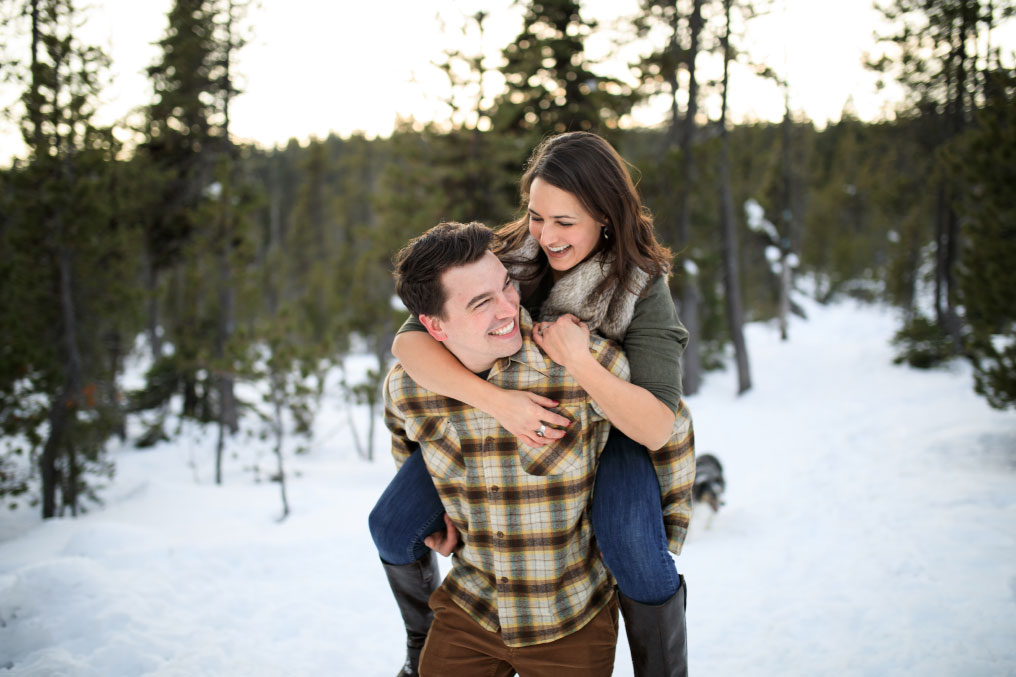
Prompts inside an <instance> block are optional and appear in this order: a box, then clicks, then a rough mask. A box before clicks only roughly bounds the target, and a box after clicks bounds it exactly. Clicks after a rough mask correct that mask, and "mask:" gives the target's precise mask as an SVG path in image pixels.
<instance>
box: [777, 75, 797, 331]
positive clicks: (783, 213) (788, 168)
mask: <svg viewBox="0 0 1016 677" xmlns="http://www.w3.org/2000/svg"><path fill="white" fill-rule="evenodd" d="M783 87H784V111H783V123H782V125H781V127H782V129H781V130H780V131H781V135H780V136H781V143H782V148H781V153H780V155H781V158H780V160H781V162H780V174H781V177H780V178H781V184H782V190H781V194H780V202H781V203H782V205H781V209H780V221H781V227H780V233H779V235H780V242H778V243H777V244H778V246H779V248H780V266H781V267H780V338H781V339H782V340H784V341H786V340H787V320H788V318H787V316H788V315H789V314H790V285H791V282H792V280H793V271H791V269H790V265H789V261H790V253H791V251H792V250H793V243H794V200H793V170H792V155H791V146H790V141H791V139H790V130H791V119H790V91H789V88H788V86H787V84H786V83H784V85H783Z"/></svg>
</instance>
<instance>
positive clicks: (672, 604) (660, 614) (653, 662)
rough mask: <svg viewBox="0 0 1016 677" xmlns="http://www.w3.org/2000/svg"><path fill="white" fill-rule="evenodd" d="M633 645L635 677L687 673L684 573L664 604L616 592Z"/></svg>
mask: <svg viewBox="0 0 1016 677" xmlns="http://www.w3.org/2000/svg"><path fill="white" fill-rule="evenodd" d="M617 597H618V600H619V601H620V603H621V614H622V615H623V616H624V628H625V631H626V632H627V633H628V646H629V647H631V662H632V665H634V666H635V677H687V675H688V629H687V625H686V624H685V621H684V610H685V607H686V606H687V599H688V598H687V592H686V590H685V584H684V577H683V576H682V577H681V587H680V588H678V590H677V592H675V593H674V596H673V597H671V598H670V599H668V600H667V601H666V602H664V603H663V604H641V603H639V602H636V601H635V600H633V599H629V598H628V597H625V596H624V595H622V594H621V593H620V592H619V593H618V594H617Z"/></svg>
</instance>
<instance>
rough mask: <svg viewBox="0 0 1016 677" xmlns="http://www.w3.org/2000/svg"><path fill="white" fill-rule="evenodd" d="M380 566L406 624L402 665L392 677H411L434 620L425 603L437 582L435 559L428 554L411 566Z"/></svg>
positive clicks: (384, 563)
mask: <svg viewBox="0 0 1016 677" xmlns="http://www.w3.org/2000/svg"><path fill="white" fill-rule="evenodd" d="M381 564H382V566H384V568H385V574H386V575H387V576H388V585H390V586H391V588H392V593H393V594H394V595H395V601H396V602H398V604H399V611H401V612H402V620H403V621H404V622H405V624H406V664H405V665H403V666H402V670H401V671H400V672H399V674H397V675H396V676H395V677H415V676H416V675H418V674H419V672H418V670H419V667H420V652H421V651H422V650H423V644H424V642H426V641H427V632H428V631H429V630H430V623H431V621H433V620H434V612H433V611H431V610H430V607H429V606H428V605H427V600H429V599H430V595H431V593H432V592H434V591H435V590H437V586H438V585H439V584H440V583H441V575H440V573H439V572H438V568H437V556H436V555H435V554H434V552H433V551H431V552H428V553H427V554H426V555H425V556H423V557H422V558H420V559H418V560H417V561H415V562H413V563H411V564H388V563H387V562H385V561H384V560H382V561H381Z"/></svg>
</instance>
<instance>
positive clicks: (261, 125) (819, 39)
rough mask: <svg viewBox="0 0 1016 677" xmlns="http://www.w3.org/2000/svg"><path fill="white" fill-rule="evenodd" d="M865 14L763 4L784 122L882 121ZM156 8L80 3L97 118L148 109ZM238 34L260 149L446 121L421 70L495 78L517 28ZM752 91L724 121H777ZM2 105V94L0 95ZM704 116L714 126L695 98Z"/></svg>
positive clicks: (658, 113)
mask: <svg viewBox="0 0 1016 677" xmlns="http://www.w3.org/2000/svg"><path fill="white" fill-rule="evenodd" d="M871 5H872V2H871V0H775V1H774V9H773V12H772V14H771V15H770V16H766V17H761V18H758V19H755V20H753V22H752V23H751V24H750V25H749V26H748V31H747V36H748V43H747V48H748V50H749V52H750V54H751V56H752V57H753V59H754V60H755V61H759V62H763V61H764V62H766V63H768V64H769V65H770V66H772V67H773V68H775V69H776V70H779V71H782V72H783V73H786V74H787V75H788V76H789V81H790V86H791V107H792V109H793V110H794V111H795V113H797V114H801V115H806V116H807V117H808V118H810V119H812V120H814V121H815V122H816V123H818V124H820V125H821V124H824V123H825V122H827V121H829V120H837V119H839V117H840V113H841V111H842V110H843V107H844V104H845V103H846V102H847V100H848V98H852V102H853V106H854V109H855V110H856V112H857V114H858V115H859V116H860V117H861V118H862V119H870V118H872V117H875V116H877V115H879V114H880V113H884V112H886V111H888V109H889V105H888V104H887V103H886V100H887V99H886V97H885V96H884V95H883V96H882V97H881V98H879V97H878V96H876V94H875V85H874V83H875V77H874V75H873V74H871V73H868V72H866V71H865V70H864V68H863V67H862V65H861V61H862V57H863V52H864V51H865V50H869V49H872V46H873V43H872V40H871V36H872V32H873V29H874V26H875V25H876V23H877V21H878V17H877V16H876V14H875V12H874V10H873V9H872V7H871ZM169 7H170V0H145V1H144V2H138V1H137V0H97V1H96V2H94V3H93V9H92V10H91V13H90V14H89V15H88V16H89V19H88V23H87V24H86V27H87V30H88V31H89V33H88V35H87V37H88V40H89V41H90V42H92V43H94V44H98V45H100V46H102V47H103V48H105V49H106V50H107V52H108V53H109V54H110V56H111V57H112V59H113V75H114V82H113V84H112V85H111V86H110V87H109V88H107V89H106V91H105V93H104V99H105V101H106V103H105V106H104V107H103V109H102V119H103V120H104V121H106V122H111V121H113V120H116V119H119V118H121V117H123V116H124V115H126V114H127V113H128V111H130V110H131V109H132V108H135V107H138V106H141V105H144V104H145V103H147V102H148V101H149V100H150V97H151V87H150V85H149V83H148V81H147V79H146V77H145V74H144V71H145V68H146V67H147V66H148V65H149V64H151V63H152V62H153V61H154V60H155V59H156V57H157V56H158V50H157V48H156V47H155V46H154V45H153V44H152V43H154V42H155V41H156V40H158V39H159V38H160V37H161V36H162V34H163V32H164V30H165V26H166V12H167V11H168V9H169ZM583 7H584V15H585V16H587V17H592V18H596V19H598V20H599V21H600V22H601V24H602V25H604V26H607V27H609V26H613V25H615V23H616V21H617V19H618V17H623V16H630V15H633V14H634V13H635V11H636V9H637V7H638V0H587V2H585V3H584V4H583ZM480 8H483V9H485V10H487V11H488V12H489V14H490V17H489V19H488V20H487V22H486V24H485V27H486V35H485V39H484V40H483V42H482V44H481V42H480V40H479V39H478V37H477V36H476V35H475V34H466V35H463V34H462V33H461V32H460V31H459V27H460V26H461V25H463V18H462V17H463V16H465V15H470V14H473V13H475V12H476V11H477V10H478V9H480ZM442 22H444V23H445V24H446V26H447V29H446V31H445V32H444V33H442V30H441V23H442ZM249 23H250V24H251V25H252V26H253V29H254V36H253V38H252V40H251V42H250V44H248V45H247V46H246V47H245V48H244V49H243V51H242V52H241V53H240V58H239V63H238V64H237V70H238V71H239V72H240V73H241V75H242V76H243V79H242V81H241V87H242V89H243V90H244V91H245V93H244V94H243V95H242V96H240V97H239V98H238V99H236V101H235V104H234V108H233V110H232V119H233V131H234V133H235V135H236V136H237V137H239V138H241V139H249V140H254V141H256V142H258V143H259V144H262V145H266V146H270V145H273V144H279V143H285V141H286V140H287V139H289V138H290V137H296V138H298V139H300V140H306V139H307V138H308V137H310V136H312V135H313V136H318V137H324V136H326V135H327V134H328V133H329V132H330V131H334V132H337V133H339V134H341V135H348V134H350V133H352V132H354V131H358V130H359V131H363V132H365V133H367V134H368V135H371V136H374V135H387V134H388V133H389V132H391V130H392V127H393V125H394V124H395V122H396V119H397V118H398V117H399V116H402V117H408V116H414V117H415V118H416V119H420V120H427V119H447V117H448V114H449V109H448V108H447V106H445V105H444V104H442V103H441V98H442V96H443V95H445V94H446V89H447V80H446V79H445V77H444V75H443V74H442V73H440V72H439V71H438V70H437V69H436V68H435V67H433V66H432V65H431V62H432V61H434V60H438V59H440V58H441V54H442V50H444V49H446V48H448V47H449V46H450V45H453V44H459V45H462V46H463V47H464V49H465V50H466V51H467V52H475V51H477V50H481V49H482V51H483V52H484V53H486V54H487V55H488V62H487V63H488V67H489V68H490V69H491V70H494V69H496V67H497V65H498V54H499V52H500V49H501V48H502V47H503V46H504V45H506V44H507V43H508V42H510V41H511V40H512V39H513V38H514V37H515V36H516V35H517V34H518V31H519V28H520V26H521V20H520V12H519V10H518V9H517V8H512V7H511V2H510V0H488V1H487V2H483V1H481V0H439V1H434V2H418V1H413V0H402V1H400V2H320V1H318V0H260V6H259V7H257V8H254V9H252V10H251V12H250V15H249ZM615 35H616V34H615ZM616 37H622V38H623V37H624V36H623V35H621V36H616ZM616 37H615V38H612V37H611V36H610V35H603V36H596V37H594V39H591V40H589V41H588V42H587V53H588V54H589V55H590V56H591V57H592V58H597V59H598V58H606V57H609V55H610V54H609V53H610V52H611V48H612V45H613V44H614V43H615V42H626V40H623V39H622V40H617V39H616ZM637 51H638V47H631V46H629V47H626V48H624V49H623V50H622V52H621V54H620V56H619V57H617V56H615V58H614V60H613V62H612V63H611V64H609V65H608V66H607V67H606V68H605V69H603V70H604V71H605V73H604V74H610V75H615V76H619V77H622V78H630V76H629V75H627V71H626V68H625V66H624V64H625V61H626V60H634V56H635V53H636V52H637ZM706 58H708V57H706ZM708 63H709V62H708V61H704V62H700V64H701V65H707V64H708ZM716 75H717V76H718V71H717V73H716ZM755 80H756V79H755V78H753V77H751V76H749V75H748V74H747V71H746V69H741V70H739V71H737V72H735V73H734V75H733V79H732V82H731V101H730V107H731V117H732V119H734V120H751V119H768V120H778V119H779V118H780V117H782V114H783V96H782V94H781V92H780V91H779V90H778V89H777V88H776V87H775V86H774V85H772V84H771V83H762V82H757V81H755ZM498 85H499V78H498V77H497V76H496V74H492V77H491V78H490V81H489V82H488V83H487V86H488V87H494V88H496V87H497V86H498ZM11 98H12V96H11V95H10V93H9V92H8V95H6V96H4V97H3V99H4V101H9V100H10V99H11ZM703 106H704V108H705V109H706V110H707V111H708V112H710V113H711V114H713V115H714V116H715V112H716V111H715V106H713V105H711V103H710V100H709V99H708V98H707V99H706V100H705V101H704V102H703ZM668 110H669V104H668V103H667V102H666V101H658V102H657V103H656V104H655V105H650V106H644V107H643V108H642V109H640V110H639V111H637V112H636V114H635V115H634V119H633V120H632V123H633V124H655V123H659V122H662V121H663V120H665V119H666V117H667V112H668ZM3 125H4V126H3V127H2V128H0V158H2V159H4V160H6V159H7V158H9V157H11V155H13V154H16V153H19V152H20V147H21V146H20V137H19V136H18V132H17V128H16V127H15V126H14V125H12V124H10V123H9V122H5V123H3Z"/></svg>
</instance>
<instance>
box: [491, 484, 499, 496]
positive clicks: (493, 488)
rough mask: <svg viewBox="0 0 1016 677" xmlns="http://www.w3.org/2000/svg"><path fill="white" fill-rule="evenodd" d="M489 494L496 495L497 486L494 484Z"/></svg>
mask: <svg viewBox="0 0 1016 677" xmlns="http://www.w3.org/2000/svg"><path fill="white" fill-rule="evenodd" d="M490 493H492V494H496V493H497V485H496V484H495V485H494V486H492V487H491V488H490Z"/></svg>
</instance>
